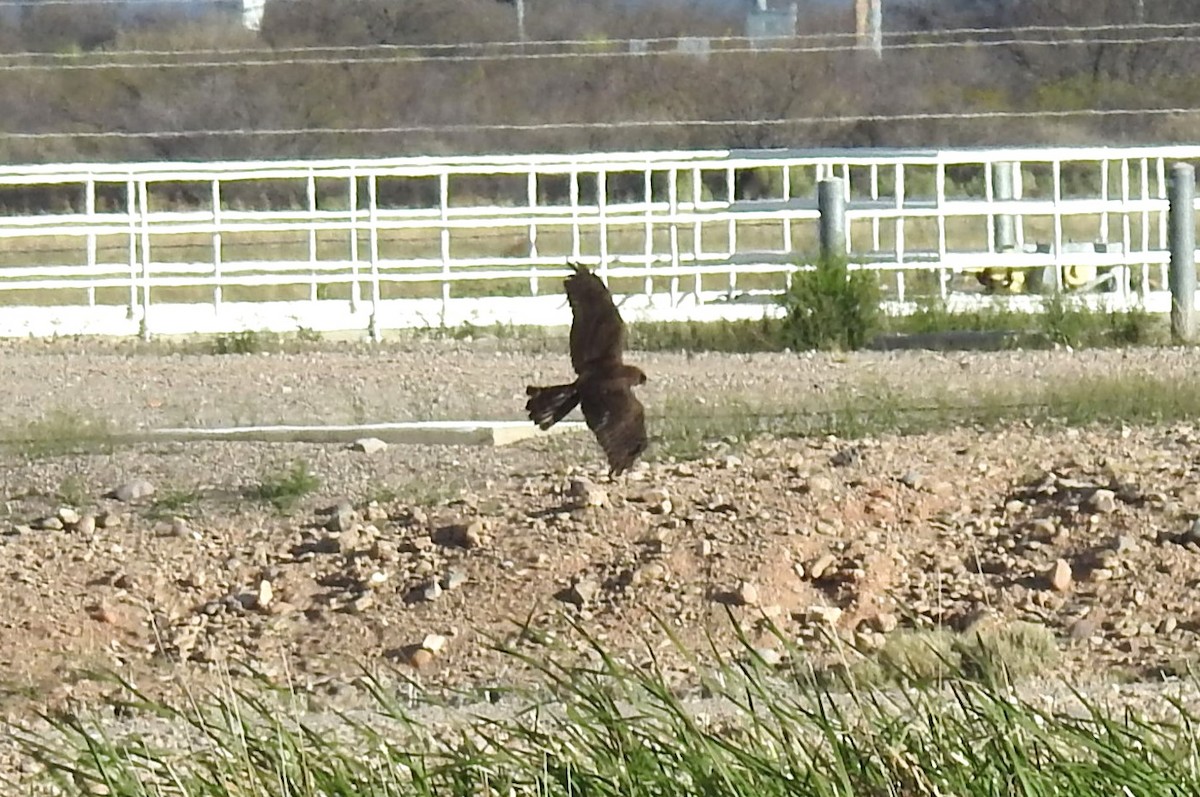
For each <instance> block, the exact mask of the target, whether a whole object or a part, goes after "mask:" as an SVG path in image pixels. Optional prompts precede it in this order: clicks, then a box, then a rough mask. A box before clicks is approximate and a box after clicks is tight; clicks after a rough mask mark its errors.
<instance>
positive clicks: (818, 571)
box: [808, 553, 837, 581]
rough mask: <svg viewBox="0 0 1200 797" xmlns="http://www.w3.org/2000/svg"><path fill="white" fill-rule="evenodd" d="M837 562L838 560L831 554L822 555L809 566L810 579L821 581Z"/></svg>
mask: <svg viewBox="0 0 1200 797" xmlns="http://www.w3.org/2000/svg"><path fill="white" fill-rule="evenodd" d="M836 561H837V559H836V558H835V557H834V555H833V554H831V553H825V554H821V555H820V556H818V557H817V558H816V559H815V560H813V562H812V564H810V565H809V566H808V577H809V578H810V579H812V580H813V581H819V580H820V578H821V576H823V575H825V573H826V572H827V571H828V570H829V568H830V567H832V566H833V563H834V562H836Z"/></svg>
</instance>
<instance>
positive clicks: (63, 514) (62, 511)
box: [56, 506, 79, 526]
mask: <svg viewBox="0 0 1200 797" xmlns="http://www.w3.org/2000/svg"><path fill="white" fill-rule="evenodd" d="M56 514H57V515H58V519H59V520H61V521H62V523H63V525H64V526H74V525H75V524H76V523H78V522H79V512H77V511H76V510H75V508H74V507H69V506H60V507H59V508H58V512H57V513H56Z"/></svg>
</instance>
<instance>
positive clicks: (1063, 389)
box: [647, 373, 1200, 459]
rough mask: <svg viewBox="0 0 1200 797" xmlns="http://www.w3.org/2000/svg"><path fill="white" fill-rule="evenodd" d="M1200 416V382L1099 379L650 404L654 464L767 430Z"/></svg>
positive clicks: (844, 432)
mask: <svg viewBox="0 0 1200 797" xmlns="http://www.w3.org/2000/svg"><path fill="white" fill-rule="evenodd" d="M1196 417H1200V377H1197V376H1188V377H1178V378H1170V377H1159V376H1154V375H1151V374H1141V373H1124V374H1097V375H1094V376H1088V377H1083V378H1078V379H1073V380H1058V381H1054V382H1049V383H1046V384H1043V385H1039V386H1030V385H1024V384H1017V385H998V386H996V387H995V388H994V389H993V390H991V391H990V392H983V391H975V392H974V393H973V394H972V396H971V398H970V399H969V400H965V399H963V398H962V397H959V396H954V395H950V394H948V393H942V392H932V393H929V394H927V395H924V396H913V395H911V394H910V395H904V394H902V393H899V392H897V391H894V390H890V389H888V388H887V387H886V386H877V387H872V386H870V385H861V384H860V385H858V386H856V387H854V388H849V389H844V390H834V391H830V392H829V393H824V394H817V395H806V396H805V398H804V400H803V403H802V404H788V403H784V402H782V401H780V400H778V399H772V400H765V401H762V400H751V399H741V398H731V399H728V400H725V399H722V400H717V401H705V402H699V401H696V400H693V399H668V400H667V401H666V402H664V403H663V404H662V405H661V406H657V407H655V408H654V412H653V414H652V416H651V420H650V422H649V426H650V427H651V434H652V437H651V443H652V446H651V449H650V451H649V452H648V453H647V456H648V458H650V459H656V458H664V457H674V458H676V459H691V458H695V457H698V456H703V455H704V454H705V453H706V451H707V450H708V449H709V448H711V447H712V446H713V445H714V443H719V442H724V443H727V444H731V445H738V444H743V443H746V442H748V441H750V440H753V439H754V438H756V437H760V436H762V435H764V434H770V435H775V436H777V437H823V436H825V435H836V436H837V437H841V438H846V439H853V438H861V437H870V436H876V435H881V434H922V433H925V432H932V431H937V430H941V429H947V428H951V427H953V426H961V425H971V426H976V427H995V426H1000V425H1003V424H1007V423H1016V422H1021V423H1028V424H1035V425H1046V426H1050V427H1054V426H1062V425H1067V426H1086V425H1089V424H1129V425H1153V424H1161V423H1173V422H1179V421H1191V420H1193V419H1195V418H1196Z"/></svg>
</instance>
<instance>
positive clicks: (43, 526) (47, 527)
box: [30, 515, 63, 531]
mask: <svg viewBox="0 0 1200 797" xmlns="http://www.w3.org/2000/svg"><path fill="white" fill-rule="evenodd" d="M30 525H31V526H32V527H33V528H35V529H38V530H40V531H61V530H62V528H63V522H62V521H61V520H59V519H58V518H57V517H55V516H53V515H51V516H49V517H43V518H38V519H37V520H35V521H33V523H31V524H30Z"/></svg>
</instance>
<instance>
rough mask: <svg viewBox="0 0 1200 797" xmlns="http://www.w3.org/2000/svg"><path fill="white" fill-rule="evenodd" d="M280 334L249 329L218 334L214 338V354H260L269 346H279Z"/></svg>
mask: <svg viewBox="0 0 1200 797" xmlns="http://www.w3.org/2000/svg"><path fill="white" fill-rule="evenodd" d="M278 345H279V340H278V336H276V335H273V334H271V333H267V332H256V331H254V330H252V329H247V330H244V331H242V332H229V333H222V334H220V335H217V336H215V337H214V338H213V340H212V353H213V354H258V353H260V352H263V351H266V350H268V349H269V348H277V347H278Z"/></svg>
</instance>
